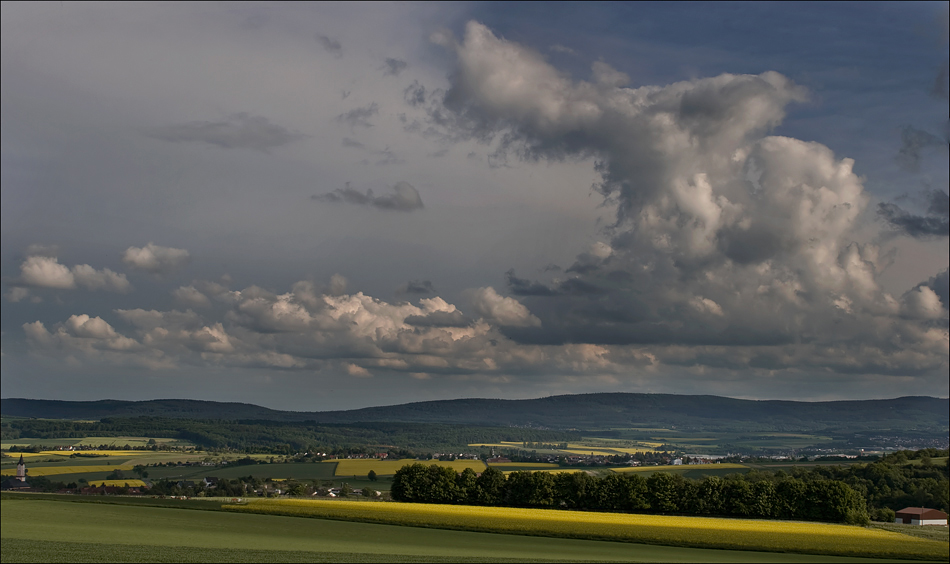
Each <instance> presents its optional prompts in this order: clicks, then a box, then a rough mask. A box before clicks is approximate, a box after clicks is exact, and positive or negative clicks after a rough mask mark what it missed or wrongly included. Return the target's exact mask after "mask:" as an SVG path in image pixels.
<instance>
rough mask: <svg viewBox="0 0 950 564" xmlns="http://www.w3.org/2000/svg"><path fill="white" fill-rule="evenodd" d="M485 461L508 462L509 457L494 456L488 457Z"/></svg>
mask: <svg viewBox="0 0 950 564" xmlns="http://www.w3.org/2000/svg"><path fill="white" fill-rule="evenodd" d="M485 462H486V463H488V464H510V463H511V459H509V458H505V457H504V456H496V457H494V458H489V459H488V460H486V461H485Z"/></svg>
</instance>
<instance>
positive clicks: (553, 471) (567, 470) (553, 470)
mask: <svg viewBox="0 0 950 564" xmlns="http://www.w3.org/2000/svg"><path fill="white" fill-rule="evenodd" d="M492 467H494V464H493V465H492ZM512 472H517V470H505V471H503V472H502V473H503V474H504V475H505V476H507V475H508V474H511V473H512ZM531 472H544V473H545V474H574V473H575V472H584V470H572V469H570V468H550V469H542V470H531Z"/></svg>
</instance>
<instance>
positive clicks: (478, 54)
mask: <svg viewBox="0 0 950 564" xmlns="http://www.w3.org/2000/svg"><path fill="white" fill-rule="evenodd" d="M439 42H440V44H442V45H445V46H447V48H448V49H450V50H452V51H454V53H455V55H456V57H457V59H456V60H457V64H456V67H455V69H454V70H453V72H452V73H451V74H450V81H451V84H450V87H449V89H448V90H447V92H446V94H445V96H444V97H443V99H442V103H441V104H440V105H439V104H435V103H434V102H433V101H432V97H431V96H429V97H426V96H424V95H423V93H422V92H421V87H419V88H416V89H415V90H412V91H407V98H409V99H411V100H418V101H419V103H420V105H421V104H423V102H422V100H425V102H424V104H425V108H426V111H427V112H428V113H429V122H428V124H429V127H442V128H443V130H444V137H445V138H474V139H479V140H483V139H489V140H490V142H491V143H493V148H492V150H493V151H494V152H495V153H496V154H501V155H512V156H515V157H518V158H521V159H524V160H527V161H533V160H542V159H543V160H549V161H561V160H566V159H576V158H593V159H594V160H596V162H597V163H598V164H597V167H596V172H597V173H598V174H599V175H600V181H599V182H598V183H597V184H596V185H595V189H596V190H597V191H598V192H599V193H600V194H601V196H602V197H603V198H604V203H605V205H607V206H609V207H610V208H611V209H613V210H615V221H614V222H613V224H611V225H609V226H608V228H607V229H605V231H604V234H605V235H607V236H608V237H609V238H608V239H607V240H605V241H602V242H598V243H597V244H595V245H594V246H591V247H588V248H587V249H586V250H584V251H582V252H579V253H578V255H577V258H576V260H575V261H574V263H573V264H572V265H571V266H570V267H569V268H568V269H566V270H565V271H563V272H560V271H551V272H546V273H544V277H545V278H546V279H542V280H529V279H524V278H519V277H518V276H516V275H515V273H514V271H513V270H511V271H509V272H508V273H507V275H506V278H507V283H508V287H509V288H510V290H511V292H512V293H513V294H514V295H516V296H519V297H520V298H522V299H523V303H519V302H515V303H516V304H517V306H518V307H520V308H524V310H523V311H522V310H518V311H520V312H521V315H515V316H513V317H514V319H515V320H518V321H519V322H517V323H513V322H512V320H508V321H507V323H506V322H503V321H502V319H504V316H501V315H500V314H493V309H492V307H491V304H493V303H500V302H501V300H502V298H501V297H500V296H498V294H497V293H495V292H494V290H492V292H491V293H489V292H487V291H484V293H483V295H480V296H479V297H480V300H478V304H477V305H476V307H475V312H476V313H478V314H479V315H482V316H483V317H484V318H485V319H486V320H489V319H491V321H490V323H492V324H495V325H497V326H498V327H499V331H500V332H502V333H503V334H504V335H505V336H506V337H508V338H510V339H512V340H513V341H514V342H516V343H520V344H522V345H534V344H537V345H545V346H558V347H566V346H568V344H571V343H586V344H589V345H592V346H608V347H611V349H610V354H611V355H615V354H622V353H620V351H623V350H641V351H642V348H641V347H649V349H648V350H650V351H651V353H650V354H652V355H653V358H655V360H656V361H657V362H661V363H668V364H675V365H686V366H692V365H705V366H717V365H718V366H731V367H733V368H735V369H739V367H741V366H744V367H745V368H746V369H748V368H750V367H751V366H763V367H765V366H768V367H773V368H780V367H784V368H789V367H792V366H795V363H796V362H805V363H806V365H809V364H810V363H812V362H814V365H816V366H817V365H820V364H821V363H826V365H825V366H826V367H827V368H829V369H831V370H841V371H851V370H855V369H856V368H855V367H857V366H860V367H861V369H864V370H868V371H874V370H877V371H885V372H886V371H892V370H894V367H895V366H898V365H901V366H904V367H905V368H907V369H908V370H918V369H928V368H923V367H930V368H929V369H932V368H933V367H935V366H938V365H943V364H946V362H947V359H946V350H945V346H944V345H941V344H940V343H943V342H944V340H945V338H946V330H945V329H934V328H932V327H930V326H929V325H927V323H929V321H927V320H920V319H911V316H909V315H905V316H904V317H901V315H902V314H901V307H902V306H901V303H900V300H898V299H895V298H894V297H892V296H890V295H889V294H888V293H887V292H885V291H884V290H883V289H882V288H881V287H880V285H879V283H878V282H877V276H878V274H879V273H880V272H881V271H882V270H883V268H884V267H885V266H886V264H887V260H886V259H885V258H884V257H882V255H881V252H880V249H879V248H878V247H876V246H875V245H873V244H863V243H859V242H856V241H855V240H854V238H855V233H856V232H857V228H858V227H859V223H858V222H859V218H860V217H861V214H862V211H863V210H864V209H865V207H866V206H867V203H868V196H867V195H866V193H865V191H864V186H863V184H862V180H861V178H859V177H858V176H857V175H856V174H854V171H853V164H854V163H853V161H851V160H850V159H841V158H837V157H836V156H835V155H834V153H833V152H832V151H831V150H830V149H829V148H828V147H825V146H824V145H821V144H819V143H811V142H804V141H800V140H798V139H793V138H789V137H780V136H771V135H769V130H770V129H772V128H774V127H776V126H777V125H779V124H780V123H781V121H782V120H783V119H784V116H785V112H786V109H787V107H788V106H789V104H792V103H795V102H803V101H806V100H807V92H806V91H805V90H804V89H803V88H801V87H800V86H798V85H796V84H794V83H793V82H792V81H791V80H789V79H788V78H786V77H784V76H782V75H780V74H778V73H775V72H765V73H762V74H759V75H734V74H722V75H719V76H715V77H710V78H697V79H692V80H687V81H682V82H677V83H674V84H670V85H667V86H641V87H638V88H627V87H625V86H624V85H625V84H626V83H627V81H628V78H627V77H626V76H625V75H624V74H623V73H619V72H617V71H616V70H614V69H612V68H611V67H610V66H609V65H608V64H607V63H605V62H603V61H598V62H595V63H594V64H593V65H592V71H591V78H590V80H589V81H583V80H581V81H576V80H572V79H571V78H569V77H568V76H567V75H565V74H564V73H561V72H560V71H558V70H557V69H555V68H554V67H552V66H551V65H550V64H548V63H547V62H546V61H545V60H544V58H543V57H542V56H541V55H540V54H538V53H537V52H535V51H533V50H531V49H528V48H526V47H523V46H521V45H519V44H517V43H514V42H511V41H506V40H504V39H501V38H499V37H496V36H495V35H494V34H493V33H492V32H491V31H490V30H489V29H488V28H486V27H485V26H483V25H481V24H479V23H477V22H470V23H469V24H468V25H467V26H466V31H465V36H464V38H463V40H462V41H455V40H453V39H451V38H447V37H441V38H440V41H439ZM934 208H935V209H936V205H935V206H934ZM918 293H920V294H921V296H922V297H923V298H925V299H924V300H923V301H922V302H920V300H918V302H920V303H922V304H923V306H922V307H924V309H926V308H928V307H929V308H930V309H928V310H927V311H931V312H932V311H933V309H932V306H933V303H934V302H933V297H932V296H929V294H928V295H926V296H924V294H926V292H925V291H923V290H920V291H919V292H918ZM508 299H510V298H508ZM905 301H907V300H905ZM915 303H916V302H915ZM512 305H513V304H512ZM910 307H911V306H909V305H908V306H907V307H906V308H905V309H907V308H910ZM513 309H517V308H513ZM917 310H920V308H917ZM917 310H915V311H917ZM528 311H530V313H527V312H528ZM908 311H909V310H908ZM527 315H530V316H531V317H530V318H528V317H527ZM528 319H532V321H531V322H528V321H527V320H528ZM885 328H886V329H885ZM934 331H936V333H935V332H934ZM896 334H901V335H902V337H901V339H903V341H902V344H901V345H900V347H898V346H896V345H895V344H894V342H893V340H892V339H893V338H894V337H892V336H893V335H896ZM805 335H807V341H808V342H807V343H804V342H802V339H803V336H805ZM941 335H943V336H941ZM941 346H943V347H944V348H941ZM821 347H830V348H834V349H835V350H836V351H837V353H836V354H838V355H839V356H838V357H837V358H834V357H833V356H832V355H825V354H818V356H817V357H814V358H816V359H817V358H819V357H820V360H815V361H804V360H803V359H804V358H805V357H807V355H809V354H812V355H815V354H817V353H816V351H817V350H818V349H820V348H821ZM765 350H770V351H771V352H769V353H768V354H765V353H764V352H763V351H765ZM870 350H874V351H875V352H874V353H873V354H870V353H869V352H868V351H870ZM698 351H703V352H702V353H699V352H698ZM756 351H758V352H756ZM779 351H781V352H779ZM862 351H863V352H862ZM911 351H913V352H911Z"/></svg>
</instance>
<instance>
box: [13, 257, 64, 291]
mask: <svg viewBox="0 0 950 564" xmlns="http://www.w3.org/2000/svg"><path fill="white" fill-rule="evenodd" d="M20 281H21V282H22V283H24V284H27V285H29V286H38V287H40V288H58V289H61V290H69V289H72V288H75V287H76V277H75V276H74V275H73V273H72V271H70V269H69V267H68V266H66V265H63V264H60V263H59V260H58V259H56V258H55V257H44V256H36V257H27V259H26V260H25V261H24V262H23V264H21V265H20Z"/></svg>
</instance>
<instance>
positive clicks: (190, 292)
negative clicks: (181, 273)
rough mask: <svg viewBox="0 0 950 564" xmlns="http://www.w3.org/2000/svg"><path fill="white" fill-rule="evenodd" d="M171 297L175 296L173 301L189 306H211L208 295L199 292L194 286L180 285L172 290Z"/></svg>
mask: <svg viewBox="0 0 950 564" xmlns="http://www.w3.org/2000/svg"><path fill="white" fill-rule="evenodd" d="M172 297H173V298H175V301H177V302H179V303H181V304H183V305H186V306H189V307H196V308H206V307H211V300H209V299H208V296H206V295H204V294H202V293H201V292H199V291H198V290H197V289H196V288H195V287H194V286H180V287H179V288H178V289H177V290H175V291H173V292H172Z"/></svg>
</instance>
